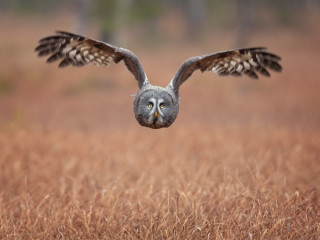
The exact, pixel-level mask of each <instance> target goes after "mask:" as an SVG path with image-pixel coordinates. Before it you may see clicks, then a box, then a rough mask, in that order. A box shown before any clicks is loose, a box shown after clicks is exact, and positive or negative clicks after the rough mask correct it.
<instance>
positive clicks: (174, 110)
mask: <svg viewBox="0 0 320 240" xmlns="http://www.w3.org/2000/svg"><path fill="white" fill-rule="evenodd" d="M133 108H134V112H135V117H136V119H137V121H138V122H139V123H140V125H142V126H145V127H150V128H153V129H158V128H164V127H169V126H170V125H171V124H172V123H173V122H174V120H175V119H176V117H177V115H178V111H179V103H178V101H177V99H176V96H174V94H173V93H171V92H170V91H169V90H168V89H166V88H161V87H155V86H151V87H150V88H148V89H142V90H141V91H139V92H138V94H137V95H136V98H135V101H134V106H133Z"/></svg>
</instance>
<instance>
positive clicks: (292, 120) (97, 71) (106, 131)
mask: <svg viewBox="0 0 320 240" xmlns="http://www.w3.org/2000/svg"><path fill="white" fill-rule="evenodd" d="M1 19H2V20H1V22H0V26H1V29H2V32H3V33H5V34H2V37H1V40H0V41H1V42H0V43H1V45H0V51H1V55H0V61H1V72H0V239H319V238H320V188H319V183H320V111H319V109H320V94H319V89H320V80H319V74H318V72H319V66H318V64H319V61H318V59H319V54H320V49H319V41H320V33H319V32H318V31H316V30H315V29H316V28H314V26H312V25H310V26H308V27H306V28H302V29H298V30H297V29H291V28H288V29H286V28H284V29H276V30H270V29H269V30H267V31H266V32H261V33H257V34H255V35H253V37H252V40H251V41H250V45H254V46H256V45H267V46H269V49H270V51H272V52H275V53H277V54H279V55H280V56H282V58H283V61H282V65H283V68H284V70H283V72H282V73H281V74H277V73H272V77H271V78H270V79H268V78H261V79H260V80H259V81H254V80H249V79H248V78H245V77H244V78H241V79H240V78H232V77H225V78H219V77H217V76H215V75H214V74H210V73H206V74H200V73H195V74H194V75H193V77H192V78H191V79H190V80H188V82H186V83H185V84H184V85H183V86H182V88H181V108H180V114H179V116H178V118H177V120H176V122H175V123H174V124H173V125H172V126H171V127H170V128H168V129H161V130H152V129H147V128H143V127H141V126H140V125H139V124H138V123H137V122H136V120H135V118H134V115H133V112H132V103H133V97H131V96H130V94H134V93H135V92H136V91H137V86H136V83H135V81H134V79H133V77H132V76H131V75H130V73H128V72H127V71H125V70H124V66H123V64H119V66H118V65H112V66H110V67H109V68H108V69H105V68H95V67H92V66H88V67H85V68H66V69H63V70H58V69H57V64H52V65H46V64H44V62H45V59H38V58H37V57H36V55H35V53H34V52H33V49H34V47H35V46H36V44H37V40H38V39H39V38H41V37H43V36H45V35H48V34H51V33H52V32H53V30H55V29H61V26H65V30H68V27H69V28H71V26H69V25H68V26H66V25H65V24H64V25H62V24H63V21H61V20H60V22H59V21H58V22H57V21H53V20H52V21H51V22H50V21H48V20H46V22H45V24H43V23H41V22H39V21H37V19H28V20H22V19H12V17H10V16H6V15H5V16H2V17H1ZM9 21H10V24H6V22H7V23H8V22H9ZM21 22H24V24H22V25H21V24H20V23H21ZM27 24H28V25H29V26H32V33H30V29H29V28H27V27H26V25H27ZM212 38H213V39H214V42H215V44H212V43H210V42H209V41H208V42H206V43H204V44H203V45H202V46H201V47H200V46H198V47H197V46H191V45H190V44H188V43H183V44H177V43H173V46H172V47H170V46H169V47H168V46H167V45H170V44H167V45H166V46H165V47H159V48H156V49H152V48H146V49H144V48H143V46H140V47H139V46H136V47H135V46H133V47H131V48H132V50H133V51H134V52H135V53H136V54H137V55H138V56H139V58H140V59H141V63H142V65H143V66H144V69H145V71H146V72H147V75H148V77H149V79H150V81H151V82H152V83H155V84H156V83H158V84H159V85H161V86H164V85H166V84H167V83H168V81H169V80H170V79H171V78H172V76H173V75H174V73H175V71H176V70H177V68H178V66H179V65H180V64H181V63H182V61H183V60H185V59H186V58H187V57H190V56H193V55H199V54H203V53H206V52H208V51H216V50H217V51H218V50H224V49H226V48H229V47H230V45H231V40H225V39H224V38H226V39H231V38H232V34H231V33H228V32H227V33H221V36H217V35H213V36H212ZM210 44H212V45H214V46H212V47H210ZM154 56H156V57H154Z"/></svg>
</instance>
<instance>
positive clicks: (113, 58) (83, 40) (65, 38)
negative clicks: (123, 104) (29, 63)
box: [35, 31, 148, 88]
mask: <svg viewBox="0 0 320 240" xmlns="http://www.w3.org/2000/svg"><path fill="white" fill-rule="evenodd" d="M35 51H37V52H38V56H39V57H42V56H47V55H50V57H49V58H48V59H47V63H51V62H54V61H57V60H61V61H60V64H59V67H66V66H68V65H72V66H84V65H86V64H89V63H93V64H95V65H98V66H99V65H105V66H109V64H110V63H111V62H115V63H118V62H120V61H121V60H123V61H124V63H125V65H126V67H127V68H128V70H129V71H130V72H131V73H132V74H133V75H134V77H135V79H136V80H137V81H138V85H139V87H140V88H141V87H142V86H143V85H144V84H146V83H148V80H147V77H146V74H145V72H144V70H143V68H142V66H141V64H140V62H139V60H138V58H137V56H136V55H135V54H134V53H133V52H131V51H129V50H127V49H124V48H118V47H116V46H113V45H111V44H108V43H104V42H100V41H97V40H94V39H91V38H88V37H84V36H80V35H76V34H73V33H68V32H63V31H57V32H56V35H54V36H50V37H46V38H43V39H41V40H40V41H39V45H38V46H37V47H36V49H35Z"/></svg>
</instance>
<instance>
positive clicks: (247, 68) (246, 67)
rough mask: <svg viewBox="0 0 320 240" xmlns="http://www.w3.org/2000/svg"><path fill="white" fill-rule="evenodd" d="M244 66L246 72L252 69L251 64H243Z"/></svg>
mask: <svg viewBox="0 0 320 240" xmlns="http://www.w3.org/2000/svg"><path fill="white" fill-rule="evenodd" d="M243 66H244V68H245V69H246V70H249V69H250V64H249V63H247V62H243Z"/></svg>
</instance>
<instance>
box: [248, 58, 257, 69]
mask: <svg viewBox="0 0 320 240" xmlns="http://www.w3.org/2000/svg"><path fill="white" fill-rule="evenodd" d="M249 63H250V64H251V65H252V66H254V67H257V66H258V64H257V63H256V62H255V61H254V60H253V59H252V58H251V59H250V60H249Z"/></svg>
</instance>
